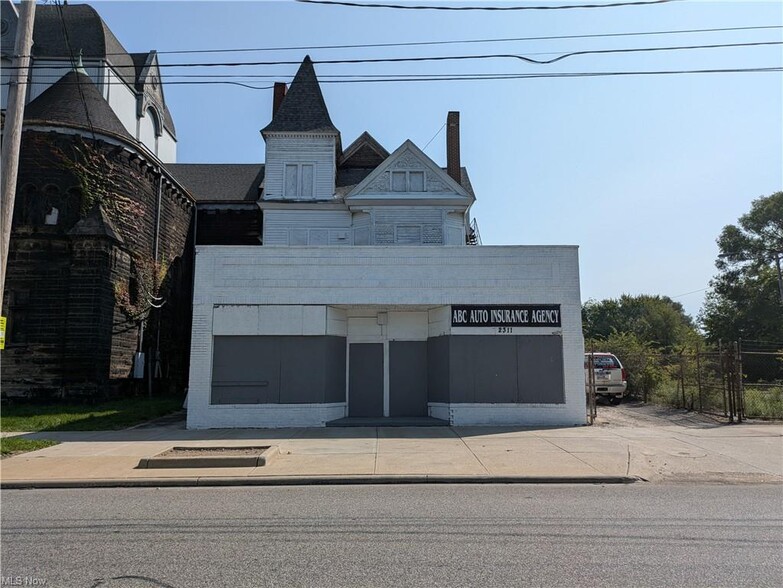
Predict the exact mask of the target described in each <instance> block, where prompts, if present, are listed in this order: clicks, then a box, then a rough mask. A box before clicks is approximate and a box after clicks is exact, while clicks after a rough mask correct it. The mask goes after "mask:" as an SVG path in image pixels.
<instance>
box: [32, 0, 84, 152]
mask: <svg viewBox="0 0 783 588" xmlns="http://www.w3.org/2000/svg"><path fill="white" fill-rule="evenodd" d="M54 5H55V6H56V7H57V14H58V15H59V17H60V25H61V26H62V29H63V37H64V38H65V47H66V49H67V50H68V55H69V57H70V60H71V67H72V68H73V70H74V71H76V57H75V56H74V54H73V48H72V47H71V39H70V37H69V36H68V27H67V25H66V24H65V16H64V15H63V6H62V4H61V3H60V2H59V0H55V3H54ZM33 69H34V68H33ZM76 88H77V90H78V91H79V98H80V99H81V102H82V105H83V106H84V116H85V117H86V118H87V124H88V125H89V126H90V133H92V138H93V140H95V128H94V127H93V126H92V119H91V118H90V109H89V108H87V100H86V99H85V97H84V92H83V91H82V84H81V81H80V80H79V76H78V75H77V76H76Z"/></svg>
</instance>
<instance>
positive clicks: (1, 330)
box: [0, 316, 5, 349]
mask: <svg viewBox="0 0 783 588" xmlns="http://www.w3.org/2000/svg"><path fill="white" fill-rule="evenodd" d="M0 349H5V317H4V316H0Z"/></svg>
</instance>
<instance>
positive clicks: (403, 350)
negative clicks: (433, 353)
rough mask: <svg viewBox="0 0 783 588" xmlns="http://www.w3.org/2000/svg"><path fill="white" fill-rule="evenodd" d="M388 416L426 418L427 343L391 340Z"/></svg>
mask: <svg viewBox="0 0 783 588" xmlns="http://www.w3.org/2000/svg"><path fill="white" fill-rule="evenodd" d="M389 416H393V417H418V416H427V342H426V341H389Z"/></svg>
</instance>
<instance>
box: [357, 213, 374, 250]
mask: <svg viewBox="0 0 783 588" xmlns="http://www.w3.org/2000/svg"><path fill="white" fill-rule="evenodd" d="M371 231H372V216H370V213H368V212H355V213H354V214H353V243H354V245H369V244H370V235H371Z"/></svg>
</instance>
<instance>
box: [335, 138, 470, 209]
mask: <svg viewBox="0 0 783 588" xmlns="http://www.w3.org/2000/svg"><path fill="white" fill-rule="evenodd" d="M410 169H421V170H425V171H427V172H428V173H427V175H426V191H423V192H393V191H392V188H391V179H392V178H391V174H389V173H388V172H391V171H398V170H410ZM461 171H462V174H461V176H462V177H461V180H463V181H464V182H463V181H461V182H459V183H458V182H455V181H454V180H453V179H452V178H451V177H450V176H449V175H448V173H446V171H445V170H444V169H443V168H441V167H438V166H437V165H436V164H435V162H434V161H432V159H430V158H429V157H428V156H427V155H426V154H425V153H424V152H423V151H422V150H421V149H419V148H418V147H417V146H416V145H415V144H414V143H413V142H412V141H411V140H410V139H408V140H406V141H405V142H403V144H402V145H400V146H399V147H398V148H397V149H396V150H395V151H394V153H392V154H391V155H389V157H388V158H386V161H384V162H383V163H382V164H381V165H379V166H378V167H376V168H375V169H374V170H373V171H372V172H371V173H370V174H368V175H367V176H366V177H365V178H364V179H363V180H362V181H361V182H359V184H358V185H356V186H354V187H353V189H352V190H351V191H350V192H349V193H348V194H346V196H345V200H346V203H348V202H349V201H360V200H362V201H363V200H372V201H373V202H378V203H382V202H384V201H389V202H391V201H397V200H399V199H404V200H411V199H413V200H419V199H420V200H431V199H434V200H439V201H440V200H443V201H444V202H445V201H454V202H455V203H456V202H460V203H461V202H465V203H466V204H467V205H470V204H472V203H473V202H474V201H475V196H474V194H473V190H472V189H471V188H470V181H469V180H468V177H467V172H466V171H464V168H461Z"/></svg>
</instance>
